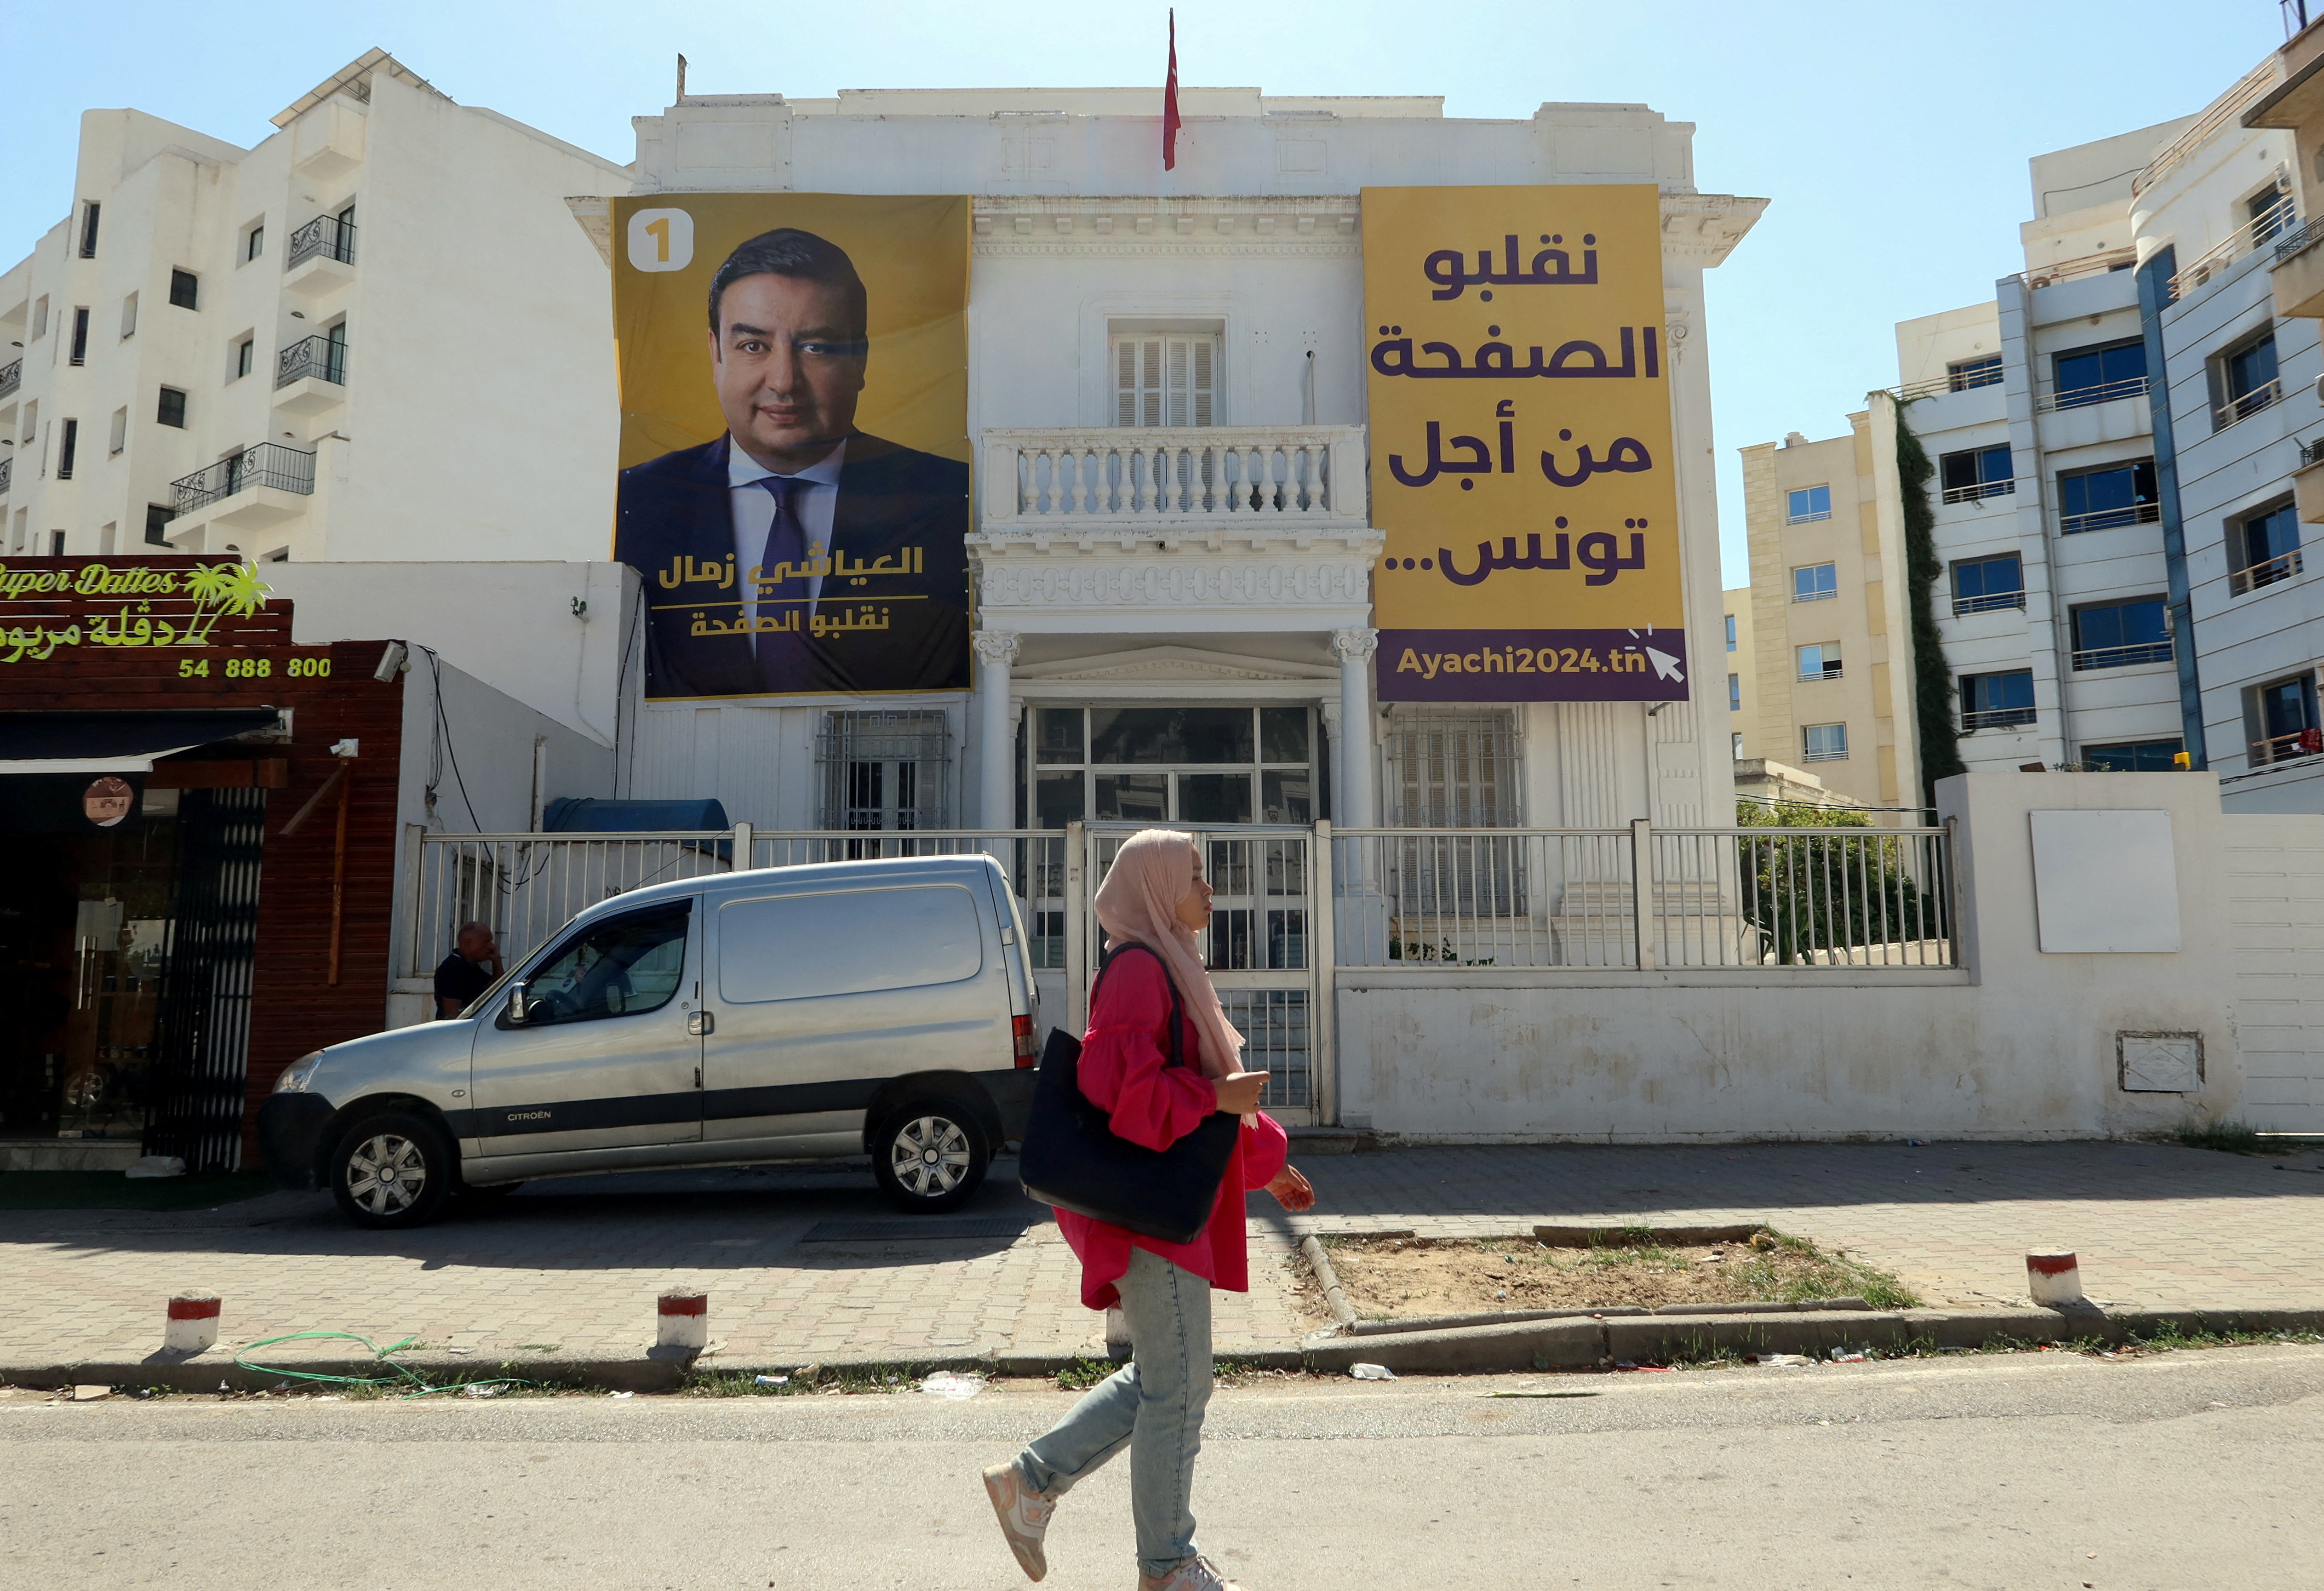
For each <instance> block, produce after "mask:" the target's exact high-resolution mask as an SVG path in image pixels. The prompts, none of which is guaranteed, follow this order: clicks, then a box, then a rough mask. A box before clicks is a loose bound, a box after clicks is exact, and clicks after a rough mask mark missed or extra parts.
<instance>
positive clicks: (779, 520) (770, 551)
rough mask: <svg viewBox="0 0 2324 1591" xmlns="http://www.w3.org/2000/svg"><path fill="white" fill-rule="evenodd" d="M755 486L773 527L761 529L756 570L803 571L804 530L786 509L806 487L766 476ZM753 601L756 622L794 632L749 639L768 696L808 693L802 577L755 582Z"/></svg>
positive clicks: (811, 685) (781, 477)
mask: <svg viewBox="0 0 2324 1591" xmlns="http://www.w3.org/2000/svg"><path fill="white" fill-rule="evenodd" d="M759 484H760V485H761V486H763V487H765V488H766V489H767V495H768V496H770V497H771V498H773V499H774V500H775V519H774V523H772V524H771V525H770V526H769V527H768V528H767V550H766V555H765V556H764V558H763V559H762V560H761V564H760V567H761V568H762V569H766V570H770V571H771V570H772V569H773V568H774V567H775V566H776V565H778V564H788V565H789V566H791V567H792V568H793V569H794V570H800V569H804V568H805V567H806V565H807V531H806V529H805V527H803V526H802V525H800V523H799V518H798V510H796V509H795V508H794V507H793V506H792V505H793V502H794V501H795V500H796V499H797V497H798V492H799V489H800V488H801V487H802V486H804V485H806V484H807V483H805V482H803V481H800V480H798V478H797V477H795V476H790V475H770V476H768V477H767V478H766V479H765V480H762V481H761V482H760V483H759ZM758 598H759V616H760V618H761V619H770V618H772V619H777V620H780V621H785V622H787V623H789V624H792V625H796V626H797V627H798V628H796V629H792V630H780V631H776V632H771V633H770V632H764V631H761V632H758V633H755V634H753V635H752V638H751V639H752V647H753V649H754V650H755V651H756V652H757V653H758V657H759V673H760V676H761V679H763V680H764V681H765V683H766V686H767V688H768V689H769V690H770V691H805V690H812V689H814V688H815V681H814V678H813V671H812V670H811V669H809V668H808V667H807V659H808V657H809V655H810V650H809V648H808V645H807V576H806V575H804V574H793V575H790V576H789V577H788V578H787V579H784V580H779V581H776V580H762V581H761V582H760V583H759V589H758Z"/></svg>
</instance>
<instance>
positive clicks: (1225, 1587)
mask: <svg viewBox="0 0 2324 1591" xmlns="http://www.w3.org/2000/svg"><path fill="white" fill-rule="evenodd" d="M1096 906H1097V920H1098V924H1099V925H1100V926H1101V927H1102V928H1103V929H1104V930H1105V934H1106V941H1107V946H1108V953H1107V961H1106V965H1105V967H1104V968H1103V970H1102V971H1101V972H1100V973H1099V976H1098V980H1097V982H1096V984H1095V985H1094V986H1093V988H1092V989H1091V991H1090V1019H1089V1031H1088V1033H1087V1034H1085V1035H1084V1037H1083V1041H1082V1044H1083V1048H1082V1053H1081V1060H1080V1068H1079V1075H1080V1081H1081V1090H1082V1092H1083V1093H1084V1095H1086V1096H1087V1097H1088V1098H1089V1099H1090V1102H1091V1103H1092V1104H1094V1105H1096V1106H1097V1107H1098V1108H1101V1109H1102V1110H1105V1111H1107V1112H1109V1113H1110V1115H1111V1124H1112V1127H1113V1130H1114V1132H1115V1133H1116V1134H1118V1135H1120V1136H1121V1137H1123V1138H1126V1139H1128V1140H1130V1142H1131V1143H1134V1144H1139V1145H1144V1146H1145V1147H1147V1148H1148V1149H1156V1150H1160V1149H1167V1148H1168V1147H1169V1145H1172V1144H1173V1143H1175V1142H1176V1141H1177V1140H1178V1139H1179V1138H1181V1137H1184V1136H1185V1135H1186V1134H1188V1133H1190V1132H1192V1131H1194V1128H1195V1127H1199V1126H1200V1125H1201V1124H1202V1123H1203V1119H1204V1118H1205V1117H1209V1116H1211V1115H1213V1114H1214V1113H1219V1112H1225V1113H1227V1114H1230V1115H1235V1116H1240V1117H1242V1124H1241V1127H1240V1130H1239V1131H1238V1132H1237V1133H1236V1135H1235V1146H1234V1152H1233V1154H1231V1155H1230V1156H1229V1157H1228V1160H1227V1166H1226V1174H1225V1176H1224V1177H1223V1178H1222V1181H1221V1182H1220V1185H1219V1194H1218V1201H1217V1204H1216V1205H1215V1206H1214V1207H1213V1209H1212V1212H1211V1219H1210V1222H1209V1224H1208V1225H1207V1226H1206V1227H1205V1228H1203V1230H1202V1231H1200V1232H1198V1233H1196V1234H1195V1236H1194V1240H1193V1241H1192V1242H1190V1243H1185V1244H1173V1243H1167V1242H1165V1241H1163V1240H1162V1239H1160V1238H1157V1237H1145V1236H1142V1235H1140V1234H1139V1233H1135V1232H1130V1231H1127V1230H1125V1229H1124V1228H1120V1227H1117V1226H1112V1225H1110V1224H1108V1223H1106V1222H1103V1221H1098V1220H1093V1219H1090V1218H1088V1217H1086V1216H1081V1215H1076V1214H1074V1213H1073V1212H1072V1211H1070V1210H1064V1209H1060V1210H1059V1211H1057V1226H1058V1228H1059V1229H1060V1230H1061V1231H1062V1232H1063V1233H1064V1234H1065V1241H1066V1242H1067V1243H1068V1244H1070V1245H1071V1246H1072V1247H1073V1251H1074V1255H1076V1256H1078V1257H1079V1258H1080V1260H1081V1262H1082V1302H1083V1303H1084V1304H1086V1305H1088V1306H1089V1307H1090V1308H1091V1309H1093V1310H1102V1309H1105V1308H1108V1307H1109V1306H1111V1305H1113V1304H1115V1303H1117V1302H1118V1303H1120V1306H1121V1311H1122V1314H1123V1316H1124V1318H1125V1319H1126V1320H1127V1321H1128V1323H1129V1327H1130V1344H1131V1347H1130V1355H1131V1356H1130V1363H1129V1364H1127V1365H1124V1366H1122V1367H1121V1368H1120V1370H1118V1371H1116V1372H1115V1373H1114V1374H1113V1375H1110V1376H1108V1377H1107V1378H1106V1379H1105V1380H1103V1381H1102V1382H1100V1383H1099V1384H1097V1385H1095V1386H1093V1387H1092V1388H1091V1389H1090V1390H1089V1392H1088V1393H1086V1394H1084V1396H1083V1398H1082V1400H1081V1401H1080V1402H1077V1403H1075V1404H1074V1407H1073V1409H1072V1411H1071V1412H1068V1413H1067V1414H1066V1415H1065V1418H1064V1419H1063V1420H1060V1421H1057V1423H1056V1425H1055V1426H1053V1427H1051V1428H1050V1429H1049V1430H1048V1431H1047V1434H1045V1435H1043V1436H1041V1437H1040V1438H1038V1439H1036V1440H1035V1441H1034V1442H1033V1443H1032V1444H1031V1445H1030V1446H1028V1447H1027V1448H1025V1450H1024V1451H1023V1452H1021V1453H1019V1455H1018V1456H1017V1458H1016V1459H1015V1460H1014V1461H1013V1462H1011V1463H1008V1464H997V1465H994V1466H993V1467H991V1468H990V1469H988V1470H986V1471H985V1472H984V1488H985V1491H986V1492H987V1493H988V1494H990V1495H991V1499H992V1507H993V1511H994V1512H995V1513H998V1514H999V1515H1000V1516H1001V1533H1002V1534H1003V1535H1005V1536H1006V1537H1007V1538H1008V1540H1009V1546H1010V1550H1011V1551H1013V1552H1015V1553H1016V1555H1017V1561H1018V1562H1019V1564H1021V1565H1023V1566H1024V1569H1025V1572H1026V1573H1027V1574H1028V1575H1029V1576H1031V1577H1033V1578H1034V1579H1036V1580H1037V1579H1039V1578H1041V1577H1042V1576H1044V1575H1046V1574H1047V1573H1048V1572H1049V1570H1048V1562H1047V1559H1046V1558H1044V1557H1043V1555H1042V1550H1041V1537H1042V1533H1043V1532H1044V1531H1047V1528H1048V1524H1049V1519H1050V1516H1051V1514H1052V1513H1054V1512H1055V1510H1056V1504H1057V1499H1058V1498H1060V1497H1062V1496H1064V1495H1065V1493H1066V1492H1068V1491H1070V1490H1071V1489H1072V1488H1073V1487H1074V1485H1075V1484H1076V1483H1077V1482H1079V1481H1080V1480H1081V1479H1082V1478H1083V1477H1084V1476H1087V1475H1089V1474H1090V1473H1091V1472H1092V1471H1093V1470H1094V1469H1096V1468H1097V1467H1098V1466H1100V1465H1102V1464H1103V1463H1104V1462H1105V1461H1106V1460H1107V1459H1108V1458H1112V1457H1113V1456H1114V1454H1116V1453H1117V1452H1120V1450H1121V1448H1122V1447H1123V1446H1124V1445H1125V1444H1126V1445H1127V1446H1128V1447H1129V1448H1130V1516H1131V1522H1132V1524H1133V1526H1134V1527H1135V1529H1136V1531H1137V1537H1138V1567H1139V1588H1140V1591H1240V1587H1238V1586H1235V1585H1234V1584H1233V1583H1232V1582H1231V1581H1229V1580H1228V1579H1226V1578H1225V1577H1223V1576H1222V1575H1221V1574H1220V1573H1219V1571H1218V1569H1217V1568H1216V1567H1214V1566H1213V1564H1212V1563H1211V1561H1210V1559H1207V1558H1204V1557H1203V1556H1202V1555H1201V1554H1200V1553H1199V1552H1198V1551H1196V1550H1195V1547H1194V1513H1193V1510H1192V1506H1191V1500H1192V1495H1193V1490H1194V1455H1195V1454H1196V1453H1198V1452H1200V1451H1201V1450H1202V1445H1203V1410H1204V1409H1205V1408H1206V1407H1207V1406H1208V1404H1209V1402H1210V1397H1211V1289H1212V1288H1213V1287H1222V1288H1224V1289H1226V1290H1227V1291H1228V1292H1248V1291H1249V1290H1250V1264H1249V1257H1248V1254H1247V1251H1246V1247H1245V1243H1244V1235H1243V1194H1244V1192H1245V1191H1248V1190H1250V1189H1257V1188H1265V1189H1266V1190H1267V1191H1268V1192H1270V1193H1272V1194H1274V1195H1275V1197H1276V1199H1277V1200H1278V1201H1279V1202H1280V1203H1281V1204H1282V1205H1283V1207H1284V1208H1285V1209H1292V1210H1301V1209H1308V1208H1309V1207H1310V1206H1312V1205H1313V1204H1314V1202H1315V1193H1314V1189H1312V1188H1311V1187H1309V1186H1308V1183H1307V1179H1306V1178H1305V1177H1303V1176H1301V1175H1300V1174H1299V1173H1297V1172H1296V1171H1294V1170H1292V1169H1291V1167H1290V1166H1289V1165H1288V1164H1287V1163H1286V1162H1285V1158H1284V1157H1285V1154H1286V1151H1287V1149H1288V1147H1289V1143H1288V1140H1287V1139H1286V1136H1285V1134H1284V1131H1283V1128H1282V1127H1280V1126H1278V1125H1277V1123H1276V1122H1275V1121H1274V1120H1273V1119H1272V1118H1271V1117H1267V1116H1265V1115H1262V1114H1260V1113H1259V1093H1260V1090H1262V1089H1264V1088H1265V1087H1266V1084H1267V1074H1266V1073H1265V1072H1259V1071H1243V1070H1242V1035H1240V1034H1239V1033H1237V1032H1236V1031H1235V1030H1234V1028H1233V1026H1232V1025H1230V1024H1229V1023H1228V1021H1227V1016H1226V1012H1225V1010H1224V1009H1223V1008H1222V1007H1221V1006H1220V1004H1219V997H1218V993H1217V991H1216V990H1215V989H1213V988H1212V987H1211V979H1210V976H1209V974H1208V973H1207V972H1205V971H1204V970H1203V963H1202V960H1201V958H1200V957H1199V956H1198V955H1197V954H1196V952H1195V945H1194V934H1195V933H1196V931H1197V930H1199V929H1202V928H1204V927H1207V926H1208V925H1209V924H1210V920H1211V887H1210V885H1209V884H1208V883H1206V882H1205V881H1204V880H1203V859H1202V852H1201V851H1200V850H1199V849H1198V848H1197V847H1196V846H1195V844H1194V841H1193V840H1192V839H1191V838H1190V837H1189V836H1187V835H1185V834H1181V833H1175V832H1171V831H1169V830H1167V829H1147V830H1144V831H1143V832H1139V833H1137V834H1134V835H1132V836H1130V839H1129V840H1128V841H1124V842H1123V844H1122V847H1121V849H1120V851H1118V852H1116V853H1115V855H1114V859H1113V866H1112V867H1111V869H1109V870H1108V872H1107V873H1106V876H1105V882H1104V884H1103V885H1102V886H1101V887H1099V889H1098V892H1097V900H1096ZM1130 946H1137V947H1139V950H1138V951H1132V950H1128V949H1127V948H1126V947H1130ZM1140 951H1144V952H1152V953H1151V954H1145V953H1139V952H1140ZM1174 994H1175V996H1176V999H1175V1001H1174V999H1173V996H1174ZM1174 1004H1175V1005H1176V1007H1178V1008H1179V1011H1180V1016H1179V1024H1178V1025H1179V1032H1178V1033H1177V1034H1176V1035H1173V1034H1172V1033H1171V1032H1170V1028H1171V1025H1172V1012H1173V1007H1174ZM1174 1040H1175V1042H1174ZM1174 1052H1175V1053H1178V1054H1180V1055H1182V1056H1185V1057H1188V1058H1190V1062H1189V1063H1188V1064H1184V1065H1172V1064H1171V1063H1170V1057H1171V1055H1172V1053H1174ZM1197 1056H1199V1064H1195V1063H1192V1060H1191V1058H1194V1057H1197Z"/></svg>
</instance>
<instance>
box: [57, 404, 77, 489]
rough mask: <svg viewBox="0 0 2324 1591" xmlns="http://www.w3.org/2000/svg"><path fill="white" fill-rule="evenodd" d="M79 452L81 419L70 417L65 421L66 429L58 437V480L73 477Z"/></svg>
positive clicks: (66, 479)
mask: <svg viewBox="0 0 2324 1591" xmlns="http://www.w3.org/2000/svg"><path fill="white" fill-rule="evenodd" d="M79 452H80V421H78V420H77V419H69V420H67V421H65V424H64V429H63V431H62V432H61V433H60V435H59V437H58V438H57V479H58V480H60V481H69V480H71V479H72V474H73V459H74V457H75V455H78V453H79Z"/></svg>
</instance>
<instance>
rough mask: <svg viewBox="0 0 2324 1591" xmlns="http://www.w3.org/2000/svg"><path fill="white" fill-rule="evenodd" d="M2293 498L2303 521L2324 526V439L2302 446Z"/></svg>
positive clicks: (2294, 477) (2293, 482)
mask: <svg viewBox="0 0 2324 1591" xmlns="http://www.w3.org/2000/svg"><path fill="white" fill-rule="evenodd" d="M2292 501H2294V502H2295V503H2297V504H2298V505H2299V508H2300V517H2301V520H2304V521H2305V522H2306V523H2308V524H2310V525H2315V524H2324V437H2318V438H2317V439H2316V440H2315V441H2313V442H2302V443H2301V445H2300V467H2299V468H2298V469H2296V470H2294V471H2293V472H2292Z"/></svg>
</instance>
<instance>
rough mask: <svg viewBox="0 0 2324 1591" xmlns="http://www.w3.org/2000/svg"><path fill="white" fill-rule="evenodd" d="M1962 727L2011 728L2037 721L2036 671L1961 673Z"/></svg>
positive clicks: (1972, 728)
mask: <svg viewBox="0 0 2324 1591" xmlns="http://www.w3.org/2000/svg"><path fill="white" fill-rule="evenodd" d="M1960 699H1961V728H1963V729H1965V730H1981V729H2007V728H2009V727H2010V726H2011V725H2013V724H2021V723H2032V722H2033V670H2032V669H2030V668H2013V669H2010V670H2008V671H2007V672H2006V673H2002V674H1964V675H1962V676H1960Z"/></svg>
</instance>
